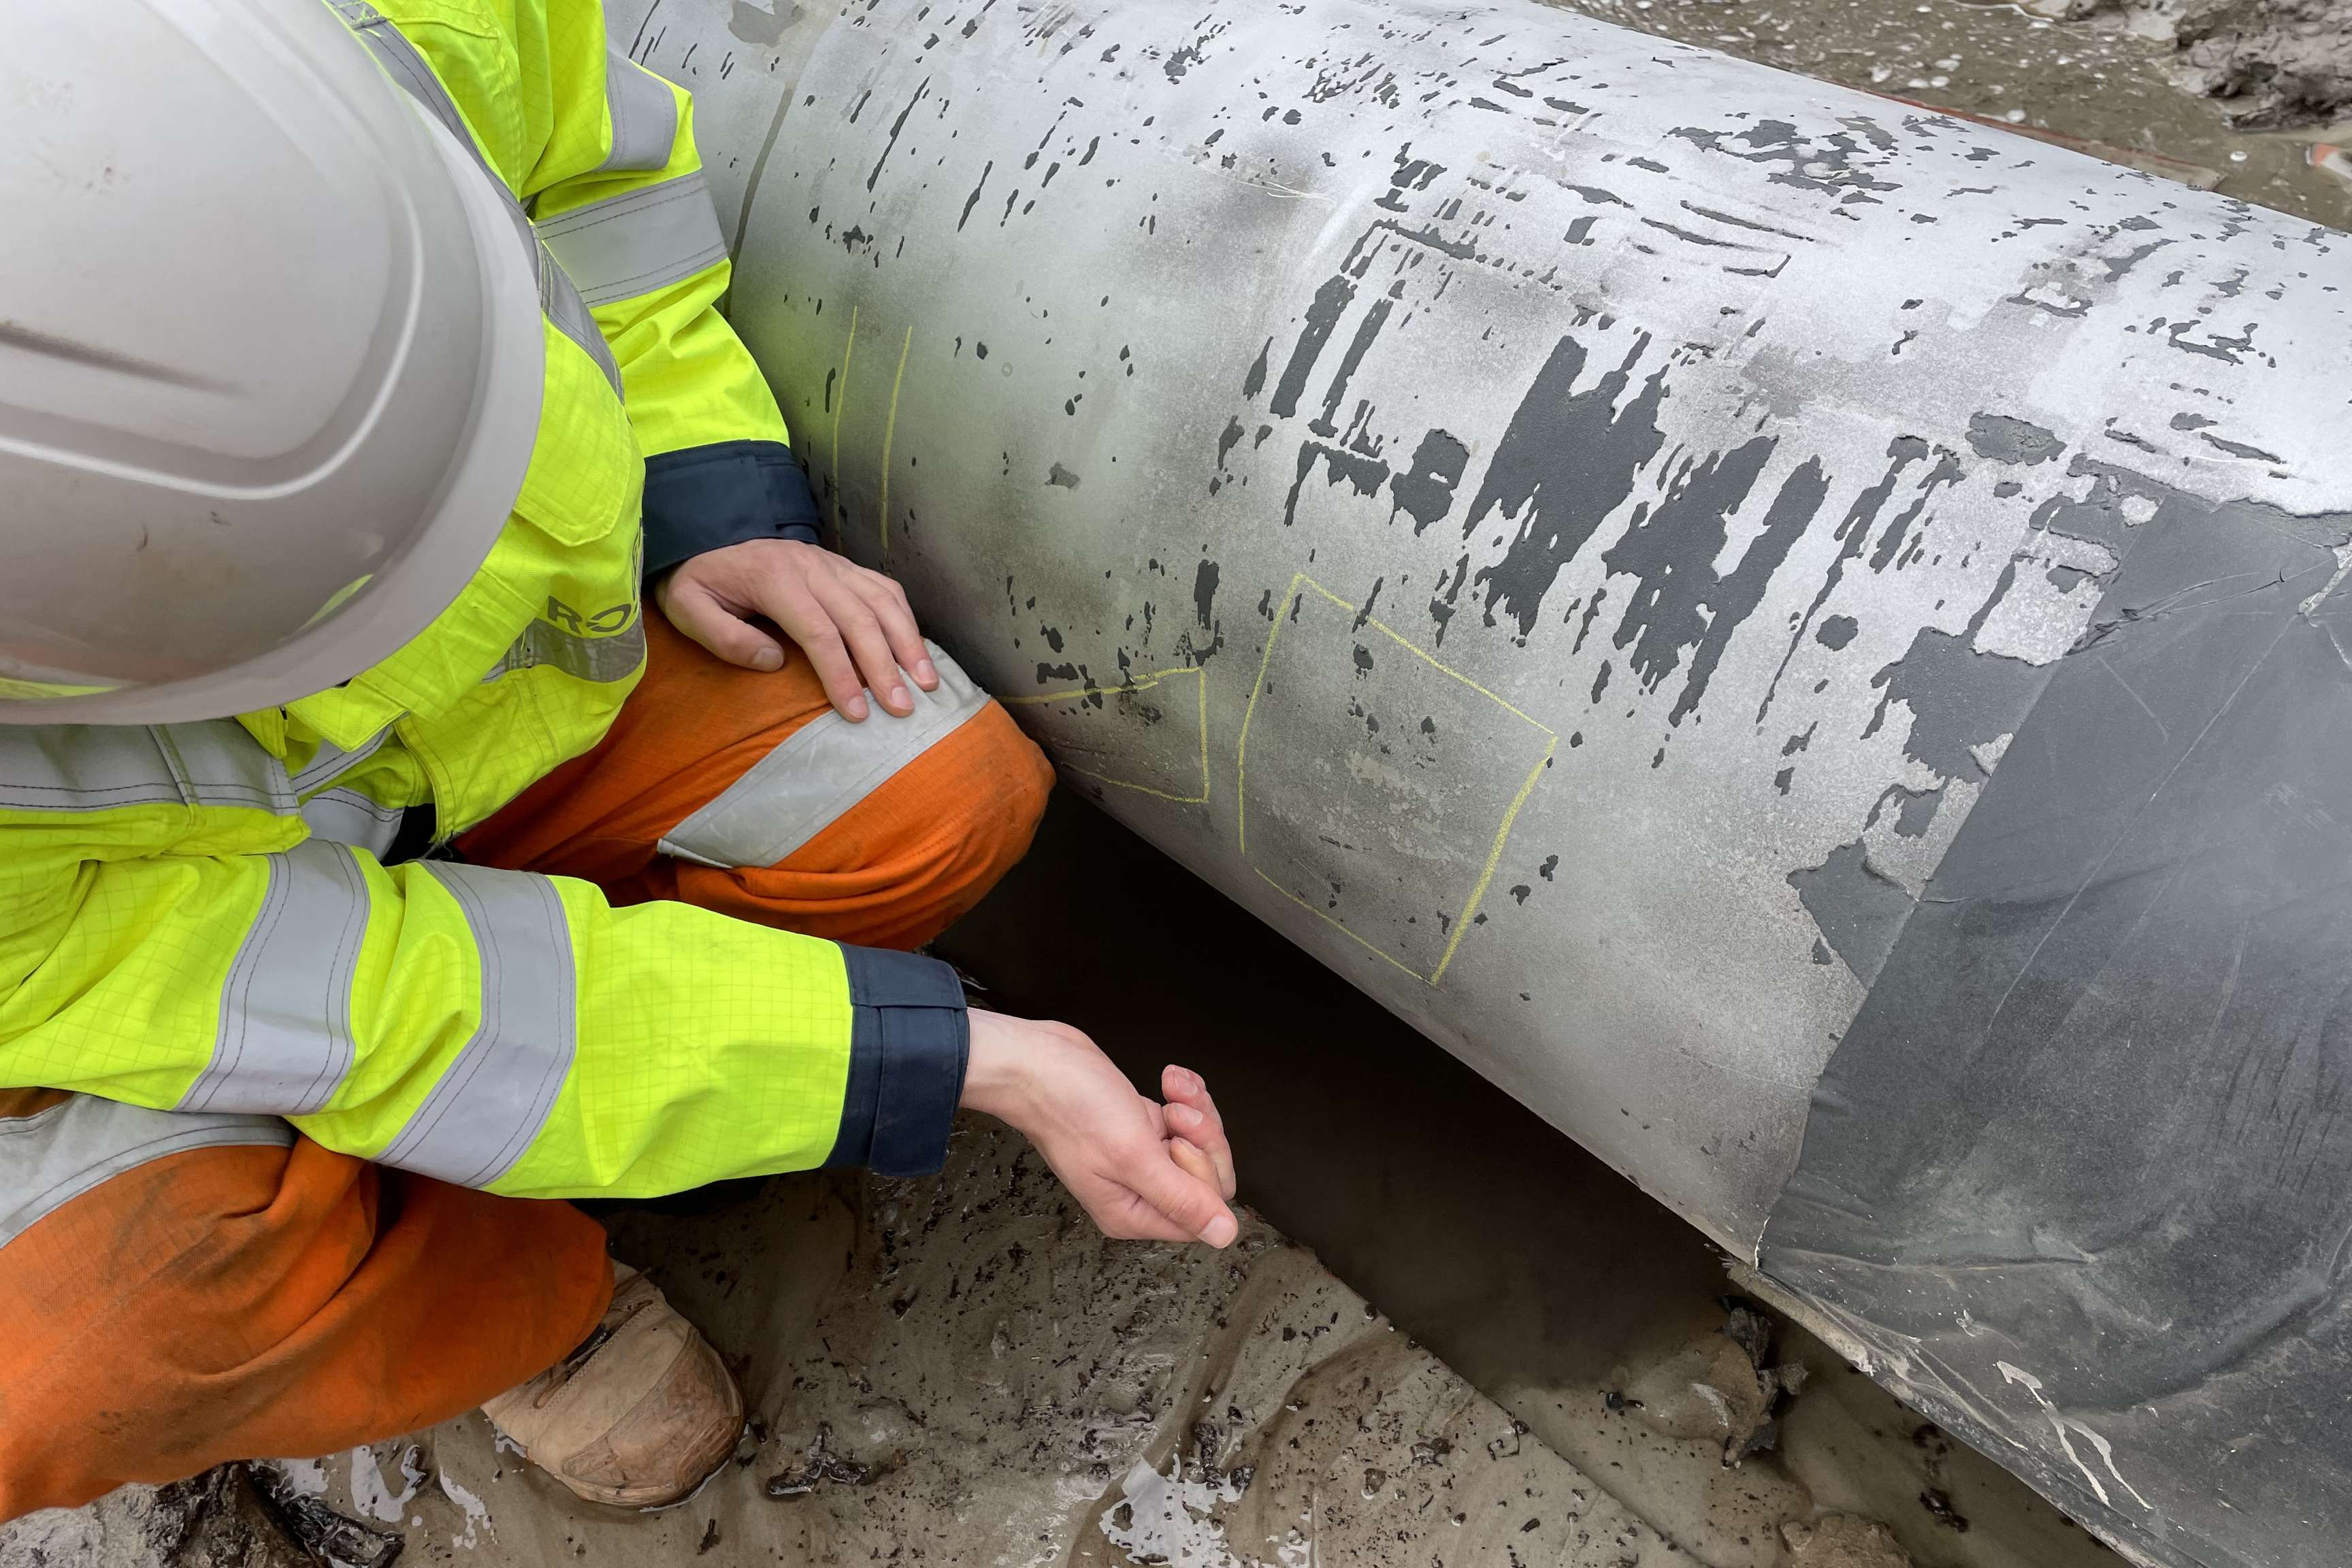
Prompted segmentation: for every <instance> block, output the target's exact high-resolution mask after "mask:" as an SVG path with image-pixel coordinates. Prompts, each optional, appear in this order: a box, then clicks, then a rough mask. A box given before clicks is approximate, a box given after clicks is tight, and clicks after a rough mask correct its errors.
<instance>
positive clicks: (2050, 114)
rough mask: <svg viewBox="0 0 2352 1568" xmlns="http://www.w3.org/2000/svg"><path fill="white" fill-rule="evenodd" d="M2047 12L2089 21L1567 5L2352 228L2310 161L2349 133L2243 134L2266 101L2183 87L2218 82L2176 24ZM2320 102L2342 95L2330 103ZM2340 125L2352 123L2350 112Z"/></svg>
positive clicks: (1659, 2) (2102, 6)
mask: <svg viewBox="0 0 2352 1568" xmlns="http://www.w3.org/2000/svg"><path fill="white" fill-rule="evenodd" d="M2038 3H2040V4H2042V5H2045V7H2046V8H2048V9H2050V10H2053V11H2066V10H2080V11H2084V12H2090V13H2092V14H2091V15H2088V16H2084V18H2083V19H2081V20H2075V21H2065V20H2059V19H2053V16H2036V15H2033V14H2032V13H2031V12H2030V11H2029V10H2026V9H2024V8H2021V7H2020V6H2017V5H2005V4H1983V3H1976V0H1924V3H1923V0H1876V3H1872V0H1573V3H1572V4H1571V5H1570V9H1574V10H1579V11H1582V12H1585V13H1586V14H1588V15H1590V16H1598V17H1601V19H1603V20H1606V21H1611V22H1616V23H1619V24H1620V25H1622V26H1630V27H1638V28H1640V29H1642V30H1643V31H1644V32H1650V33H1658V34H1663V35H1664V36H1665V37H1671V38H1676V39H1680V40H1681V41H1683V42H1685V43H1690V44H1698V45H1703V46H1705V47H1708V48H1714V49H1721V50H1723V51H1725V52H1726V53H1727V54H1734V55H1738V56H1741V57H1742V58H1747V59H1752V60H1759V61H1761V62H1762V63H1764V64H1766V65H1769V66H1778V67H1780V68H1782V69H1783V70H1790V71H1795V72H1798V73H1800V74H1801V75H1804V76H1811V77H1819V78H1822V79H1826V80H1830V81H1835V82H1841V83H1843V84H1844V85H1845V86H1847V87H1853V88H1859V89H1862V90H1864V91H1865V92H1876V93H1884V94H1886V95H1888V96H1890V97H1895V98H1900V99H1905V100H1909V101H1911V102H1915V103H1920V104H1926V105H1928V106H1929V107H1932V108H1935V109H1940V110H1957V111H1958V112H1960V113H1963V114H1970V115H1976V116H1980V117H1982V118H1984V119H1986V120H1990V121H1997V122H1999V123H2000V124H2004V125H2008V126H2010V127H2011V128H2012V129H2014V130H2018V131H2021V132H2027V133H2029V134H2032V133H2041V134H2045V135H2048V136H2051V137H2053V138H2054V139H2056V140H2057V141H2058V142H2060V143H2061V144H2062V145H2068V146H2074V147H2076V148H2078V149H2079V150H2081V151H2084V152H2088V153H2094V154H2095V155H2099V156H2105V157H2108V158H2110V159H2113V160H2114V161H2116V162H2121V163H2132V164H2133V165H2134V166H2136V167H2139V168H2144V169H2147V170H2149V171H2150V172H2152V173H2158V174H2165V175H2167V176H2168V177H2170V178H2175V179H2179V180H2182V181H2185V182H2187V183H2190V184H2197V185H2200V186H2201V187H2203V188H2205V189H2209V190H2218V191H2220V192H2221V194H2222V195H2231V196H2238V197H2242V198H2243V199H2244V200H2246V201H2250V202H2259V203H2261V204H2262V205H2264V206H2270V207H2275V208H2277V209H2279V210H2280V211H2282V212H2288V213H2294V214H2295V215H2297V216H2304V217H2309V218H2312V219H2314V220H2315V221H2317V222H2320V223H2324V224H2327V225H2329V226H2333V227H2339V228H2340V227H2344V226H2347V224H2352V177H2347V175H2344V174H2331V173H2329V172H2328V171H2327V170H2326V169H2324V168H2320V167H2316V166H2315V165H2314V163H2313V162H2312V160H2311V157H2310V149H2311V145H2312V143H2313V142H2314V141H2315V140H2316V141H2318V142H2330V141H2331V140H2332V141H2335V142H2352V126H2345V127H2341V128H2340V129H2339V132H2337V133H2334V134H2332V135H2331V133H2330V132H2328V131H2327V130H2326V128H2325V125H2324V121H2323V122H2320V123H2305V124H2299V125H2296V126H2294V127H2292V128H2290V129H2287V130H2284V131H2278V132H2250V131H2242V130H2239V129H2236V128H2234V127H2233V125H2232V123H2231V121H2232V119H2233V117H2239V116H2243V115H2245V114H2247V113H2248V112H2250V111H2252V110H2253V109H2254V108H2255V107H2256V106H2257V105H2259V104H2260V103H2261V102H2263V101H2264V99H2263V94H2262V93H2261V91H2260V90H2259V89H2256V88H2253V87H2249V88H2248V89H2246V90H2245V91H2244V92H2242V93H2240V94H2239V95H2237V96H2235V97H2231V98H2209V97H2205V96H2202V95H2200V94H2198V93H2195V92H2192V91H2190V90H2188V85H2193V84H2197V83H2200V82H2202V81H2203V80H2205V79H2207V78H2208V77H2210V75H2211V72H2210V71H2209V70H2206V69H2202V68H2199V67H2198V66H2196V65H2195V64H2194V63H2193V62H2192V58H2191V56H2190V54H2189V53H2188V52H2184V51H2183V50H2182V49H2181V48H2180V47H2178V46H2177V44H2176V42H2175V41H2174V40H2173V39H2171V38H2169V37H2158V36H2150V35H2151V34H2152V33H2161V32H2163V31H2164V30H2165V27H2166V26H2167V24H2165V23H2164V22H2162V21H2161V20H2159V19H2158V18H2157V17H2156V16H2155V15H2154V13H2155V11H2156V9H2157V7H2155V6H2153V5H2137V7H2136V8H2134V9H2130V10H2126V9H2123V8H2122V6H2121V5H2119V4H2118V5H2116V7H2115V8H2113V9H2109V8H2107V0H2038ZM2179 8H2180V7H2175V9H2179ZM2256 8H2257V7H2242V9H2256ZM2305 9H2306V10H2310V11H2313V12H2314V13H2315V15H2316V16H2318V17H2319V18H2320V19H2319V20H2317V21H2315V22H2314V24H2313V25H2314V26H2315V28H2318V29H2320V30H2322V31H2324V32H2326V33H2331V34H2333V35H2334V39H2333V43H2332V47H2330V48H2327V49H2325V50H2318V51H2316V52H2322V53H2330V54H2332V55H2333V56H2334V58H2336V59H2338V60H2339V61H2340V62H2341V68H2342V69H2343V71H2344V72H2345V73H2346V79H2347V81H2352V5H2346V4H2343V3H2342V0H2330V8H2329V10H2327V11H2326V12H2321V11H2320V10H2319V8H2318V7H2317V6H2309V5H2307V6H2305ZM2284 42H2285V40H2284V39H2282V40H2280V43H2281V45H2284ZM2257 52H2258V51H2257ZM2277 52H2284V49H2283V48H2282V49H2280V50H2279V51H2277ZM2322 101H2324V102H2332V101H2333V100H2330V99H2327V98H2326V95H2324V94H2323V98H2322ZM2284 118H2287V119H2290V120H2304V119H2307V118H2308V117H2307V116H2297V115H2293V114H2289V115H2286V116H2284ZM2340 118H2341V119H2344V120H2352V110H2344V111H2343V112H2342V114H2341V115H2340Z"/></svg>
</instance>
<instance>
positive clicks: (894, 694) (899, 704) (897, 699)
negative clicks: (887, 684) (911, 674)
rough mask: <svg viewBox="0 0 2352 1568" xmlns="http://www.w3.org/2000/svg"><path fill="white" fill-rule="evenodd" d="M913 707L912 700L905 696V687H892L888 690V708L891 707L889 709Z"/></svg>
mask: <svg viewBox="0 0 2352 1568" xmlns="http://www.w3.org/2000/svg"><path fill="white" fill-rule="evenodd" d="M914 705H915V704H914V701H913V700H912V699H911V698H909V697H908V695H907V689H906V688H905V687H903V686H894V687H892V688H891V689H890V706H891V707H893V708H911V707H913V706H914Z"/></svg>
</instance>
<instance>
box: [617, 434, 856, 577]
mask: <svg viewBox="0 0 2352 1568" xmlns="http://www.w3.org/2000/svg"><path fill="white" fill-rule="evenodd" d="M645 519H646V578H647V579H648V580H650V579H651V578H652V577H653V576H654V575H655V574H656V573H661V572H667V571H668V570H669V569H670V568H671V567H673V566H675V565H677V563H679V562H681V561H686V560H690V559H692V558H693V557H695V556H697V555H700V554H703V553H704V552H708V551H712V550H723V549H725V548H726V547H727V546H728V545H730V544H740V543H742V542H744V541H745V540H747V539H797V540H799V541H800V542H802V543H803V544H814V543H816V542H818V541H817V530H816V525H817V510H816V497H815V495H814V494H813V493H812V492H811V491H810V489H809V482H808V476H807V475H806V474H804V473H803V472H801V465H800V461H799V459H797V458H794V457H793V449H792V448H791V447H787V446H785V445H784V444H783V443H782V441H718V442H713V443H712V444H711V445H709V446H708V447H686V448H685V449H684V450H682V451H677V452H664V453H662V454H661V455H660V456H659V457H655V458H646V509H645Z"/></svg>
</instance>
